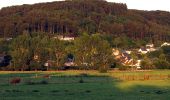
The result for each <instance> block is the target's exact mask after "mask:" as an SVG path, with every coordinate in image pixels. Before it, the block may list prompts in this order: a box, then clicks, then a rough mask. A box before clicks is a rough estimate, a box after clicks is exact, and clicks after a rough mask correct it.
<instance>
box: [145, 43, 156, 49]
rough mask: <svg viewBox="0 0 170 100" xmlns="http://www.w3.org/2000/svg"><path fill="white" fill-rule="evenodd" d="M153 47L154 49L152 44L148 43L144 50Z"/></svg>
mask: <svg viewBox="0 0 170 100" xmlns="http://www.w3.org/2000/svg"><path fill="white" fill-rule="evenodd" d="M153 47H154V44H152V43H149V44H147V45H146V48H153Z"/></svg>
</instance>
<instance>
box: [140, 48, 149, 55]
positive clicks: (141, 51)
mask: <svg viewBox="0 0 170 100" xmlns="http://www.w3.org/2000/svg"><path fill="white" fill-rule="evenodd" d="M138 52H139V53H142V54H146V53H148V52H149V51H148V50H147V49H146V48H140V49H139V50H138Z"/></svg>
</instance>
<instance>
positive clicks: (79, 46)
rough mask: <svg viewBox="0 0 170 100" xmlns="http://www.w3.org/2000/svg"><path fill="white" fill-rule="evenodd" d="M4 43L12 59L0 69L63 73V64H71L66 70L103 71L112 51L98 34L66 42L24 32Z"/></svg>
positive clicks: (109, 61)
mask: <svg viewBox="0 0 170 100" xmlns="http://www.w3.org/2000/svg"><path fill="white" fill-rule="evenodd" d="M0 43H2V42H0ZM5 43H6V44H3V47H4V48H5V49H6V50H5V51H6V53H7V54H8V55H10V56H11V57H12V60H11V61H10V64H9V65H8V66H2V67H0V69H1V70H23V71H24V70H28V71H30V70H63V69H65V68H66V66H68V65H65V63H74V64H72V65H69V66H68V67H70V66H72V69H86V70H88V69H93V70H99V71H101V72H106V71H107V70H108V69H109V67H110V65H111V63H113V57H112V48H111V46H110V44H109V43H108V42H107V41H106V40H104V39H102V37H101V36H100V35H99V34H93V35H92V36H90V35H88V34H85V33H84V34H83V35H82V36H80V37H79V38H77V39H76V40H75V41H72V42H68V41H62V40H59V39H56V38H51V37H49V36H48V35H45V34H41V33H34V34H33V35H29V34H27V33H24V34H23V35H20V36H18V37H17V38H14V39H13V40H11V41H10V43H7V42H5ZM46 63H48V66H46V65H45V64H46Z"/></svg>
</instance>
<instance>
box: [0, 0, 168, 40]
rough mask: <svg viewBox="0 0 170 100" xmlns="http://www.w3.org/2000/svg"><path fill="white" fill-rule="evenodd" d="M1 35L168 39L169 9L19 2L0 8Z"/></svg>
mask: <svg viewBox="0 0 170 100" xmlns="http://www.w3.org/2000/svg"><path fill="white" fill-rule="evenodd" d="M0 20H1V21H0V36H1V37H15V36H18V35H20V34H22V33H23V31H28V32H29V33H33V32H45V33H47V34H48V35H50V36H51V35H52V36H53V35H56V34H62V35H69V36H70V35H72V36H80V35H81V33H83V32H87V33H89V34H94V33H101V34H109V35H113V36H122V35H126V36H128V37H130V38H132V39H135V40H136V39H145V40H151V41H153V42H157V41H159V40H160V41H170V28H169V27H170V21H169V20H170V13H169V12H164V11H151V12H148V11H138V10H128V9H127V6H126V4H120V3H110V2H107V1H105V0H66V1H58V2H52V3H40V4H34V5H22V6H12V7H6V8H2V9H1V10H0Z"/></svg>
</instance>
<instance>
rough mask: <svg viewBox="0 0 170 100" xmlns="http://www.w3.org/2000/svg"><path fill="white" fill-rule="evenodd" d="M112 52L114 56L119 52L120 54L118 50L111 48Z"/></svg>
mask: <svg viewBox="0 0 170 100" xmlns="http://www.w3.org/2000/svg"><path fill="white" fill-rule="evenodd" d="M112 54H113V55H114V56H118V55H119V54H120V51H119V50H118V49H114V48H113V49H112Z"/></svg>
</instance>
